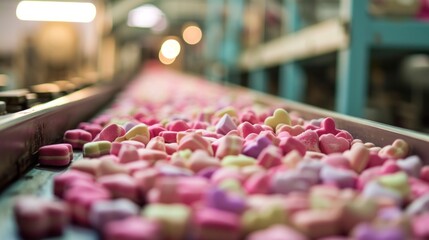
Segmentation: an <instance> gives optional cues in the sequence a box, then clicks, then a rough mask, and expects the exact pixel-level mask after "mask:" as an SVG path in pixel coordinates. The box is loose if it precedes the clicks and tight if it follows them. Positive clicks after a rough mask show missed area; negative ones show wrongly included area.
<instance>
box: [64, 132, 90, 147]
mask: <svg viewBox="0 0 429 240" xmlns="http://www.w3.org/2000/svg"><path fill="white" fill-rule="evenodd" d="M63 139H64V142H66V143H69V144H71V145H72V147H73V148H74V149H82V147H83V145H84V144H85V143H87V142H91V140H92V135H91V133H89V132H87V131H85V130H82V129H72V130H68V131H66V132H65V133H64V137H63Z"/></svg>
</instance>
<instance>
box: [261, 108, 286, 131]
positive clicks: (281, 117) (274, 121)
mask: <svg viewBox="0 0 429 240" xmlns="http://www.w3.org/2000/svg"><path fill="white" fill-rule="evenodd" d="M264 124H265V125H267V126H270V127H271V128H272V129H273V130H276V127H277V126H278V125H279V124H286V125H290V124H291V119H290V116H289V113H288V112H287V111H286V110H284V109H282V108H277V109H276V110H275V111H274V113H273V115H272V116H271V117H267V118H266V119H265V121H264Z"/></svg>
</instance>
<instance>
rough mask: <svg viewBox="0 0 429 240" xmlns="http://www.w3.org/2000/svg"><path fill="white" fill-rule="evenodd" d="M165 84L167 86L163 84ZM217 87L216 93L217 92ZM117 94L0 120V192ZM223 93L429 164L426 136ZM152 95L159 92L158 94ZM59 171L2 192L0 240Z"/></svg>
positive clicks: (234, 91)
mask: <svg viewBox="0 0 429 240" xmlns="http://www.w3.org/2000/svg"><path fill="white" fill-rule="evenodd" d="M143 74H144V73H143ZM175 74H177V73H175ZM179 79H180V81H179V80H177V81H179V82H175V83H174V85H173V86H170V87H175V88H177V89H179V88H180V89H181V90H183V91H192V89H190V88H187V86H188V85H189V84H187V83H186V81H190V82H194V83H195V82H199V81H201V80H199V79H197V78H196V77H191V76H182V77H180V78H179ZM161 80H162V79H160V81H161ZM179 83H180V85H179ZM148 84H150V83H148ZM166 84H169V85H172V84H171V83H168V82H167V81H166ZM204 84H208V85H211V84H213V86H215V85H214V83H210V82H205V83H204ZM216 87H217V88H218V86H216ZM117 89H118V87H106V86H104V87H98V88H91V89H85V90H81V91H79V92H76V93H73V94H71V95H69V96H66V97H63V98H60V99H57V100H55V101H52V102H49V103H47V104H44V105H41V106H38V107H36V108H34V109H31V110H28V111H23V112H20V113H17V114H13V115H9V116H7V117H2V118H0V139H1V144H0V152H1V153H2V157H1V158H2V167H1V169H0V176H1V178H0V179H1V180H0V186H2V187H4V186H5V185H6V184H9V183H10V181H11V180H13V179H15V178H16V177H17V176H18V175H20V174H21V173H23V172H25V170H26V167H28V166H32V165H33V164H34V161H35V159H34V153H35V152H36V151H37V149H38V148H39V147H40V146H41V145H45V144H49V143H53V142H56V141H58V140H59V139H60V138H61V136H62V134H63V132H64V131H65V130H66V129H70V128H73V127H75V126H76V124H77V123H78V122H79V121H83V120H87V119H89V118H90V117H91V116H94V114H95V113H96V112H97V111H98V110H100V107H101V106H102V105H103V104H105V103H106V101H107V100H109V98H111V96H112V95H113V94H114V93H115V91H116V90H117ZM224 90H225V91H227V92H225V94H230V95H231V97H232V98H239V97H240V98H241V97H244V96H247V97H249V96H250V97H252V98H254V101H255V102H258V103H260V104H264V105H270V106H276V107H278V106H282V107H285V108H286V109H288V110H294V111H298V112H300V113H301V115H302V117H303V118H305V119H310V118H312V119H313V118H320V117H327V116H331V117H333V118H334V119H335V120H336V123H337V125H338V127H340V128H342V129H346V130H348V131H349V132H350V133H351V134H352V135H353V136H354V137H356V138H361V139H363V140H365V141H371V142H373V143H375V144H376V145H380V146H384V145H387V144H391V143H392V142H393V140H394V139H396V138H402V139H404V140H406V141H407V142H408V143H410V145H411V146H412V147H413V150H412V151H413V153H414V154H418V155H419V156H420V157H421V158H422V159H423V160H424V161H425V162H426V163H428V162H429V151H428V149H427V146H429V136H428V135H424V134H420V133H417V132H412V131H407V130H404V129H400V128H396V127H391V126H387V125H383V124H379V123H375V122H372V121H367V120H363V119H358V118H354V117H348V116H344V115H341V114H337V113H334V112H331V111H326V110H322V109H318V108H314V107H311V106H308V105H304V104H298V103H295V102H290V101H286V100H284V99H280V98H277V97H273V96H270V95H265V94H261V93H256V92H252V91H250V90H248V89H244V88H240V87H237V86H228V88H225V89H224ZM157 91H162V90H160V89H157ZM178 91H179V90H178ZM159 95H162V94H154V95H148V96H146V97H151V96H152V97H153V98H155V97H158V98H159V97H162V96H159ZM79 158H81V154H80V153H76V154H75V159H79ZM63 170H64V169H57V170H52V169H41V168H38V167H36V168H33V169H31V170H30V171H29V172H28V173H26V174H25V175H24V176H23V177H21V178H20V179H19V180H18V181H16V182H15V183H13V184H11V185H9V187H7V188H6V189H5V190H4V191H3V192H2V194H1V196H0V208H1V209H2V211H1V213H0V239H14V238H17V235H16V232H15V226H14V222H13V216H12V200H13V198H14V196H16V195H21V194H33V195H39V196H44V197H47V198H51V197H52V177H53V176H54V175H55V174H58V172H61V171H63ZM64 237H65V239H97V236H96V234H95V233H94V232H92V231H89V230H87V229H83V228H79V227H75V226H71V227H70V228H69V229H68V230H67V232H66V234H65V235H64Z"/></svg>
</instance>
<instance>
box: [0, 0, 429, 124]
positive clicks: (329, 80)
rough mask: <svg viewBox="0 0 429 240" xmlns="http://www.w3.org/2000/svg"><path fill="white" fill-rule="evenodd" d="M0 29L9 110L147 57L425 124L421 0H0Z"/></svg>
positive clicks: (428, 1) (427, 46)
mask: <svg viewBox="0 0 429 240" xmlns="http://www.w3.org/2000/svg"><path fill="white" fill-rule="evenodd" d="M0 30H1V31H2V34H1V37H0V101H6V107H7V112H16V111H20V110H23V109H25V108H27V107H31V106H32V105H34V104H37V103H39V102H43V101H47V100H50V99H53V98H55V97H58V96H61V95H62V94H65V93H68V92H72V91H74V90H76V89H80V88H82V87H85V86H88V85H93V84H100V83H104V84H109V83H111V82H112V81H115V79H117V78H118V77H120V76H121V75H123V76H126V75H127V74H130V73H136V71H138V70H139V67H140V66H141V65H142V64H144V63H145V62H147V61H157V62H159V63H160V64H163V65H165V66H168V67H171V68H174V69H177V70H179V71H183V72H187V73H192V74H196V75H201V76H204V77H205V78H206V79H208V80H210V81H217V82H220V83H233V84H239V85H242V86H245V87H249V88H252V89H255V90H258V91H262V92H266V93H269V94H274V95H278V96H281V97H284V98H287V99H291V100H294V101H299V102H304V103H307V104H311V105H313V106H317V107H321V108H325V109H329V110H334V111H338V112H340V113H344V114H348V115H353V116H358V117H363V118H368V119H372V120H375V121H379V122H383V123H387V124H391V125H396V126H400V127H404V128H408V129H412V130H416V131H420V132H429V112H427V111H426V109H429V94H428V91H429V79H428V78H429V77H428V76H429V0H318V1H312V0H266V1H261V0H152V1H151V0H79V1H71V0H69V1H55V2H53V1H32V0H29V1H19V0H7V1H0ZM17 99H18V100H17ZM22 99H24V100H22ZM0 110H1V109H0Z"/></svg>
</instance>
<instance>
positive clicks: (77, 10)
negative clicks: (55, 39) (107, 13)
mask: <svg viewBox="0 0 429 240" xmlns="http://www.w3.org/2000/svg"><path fill="white" fill-rule="evenodd" d="M96 13H97V10H96V8H95V5H94V4H92V3H89V2H56V1H21V2H20V3H19V4H18V6H17V7H16V17H17V18H18V19H19V20H23V21H55V22H82V23H89V22H92V21H93V20H94V18H95V15H96Z"/></svg>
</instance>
